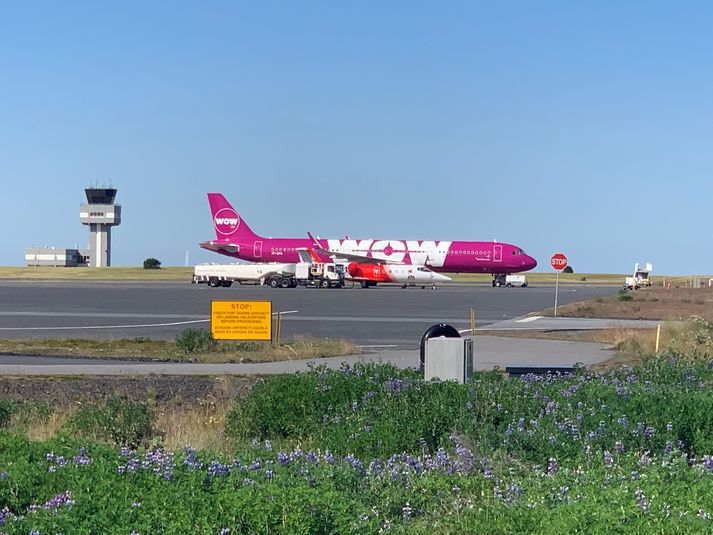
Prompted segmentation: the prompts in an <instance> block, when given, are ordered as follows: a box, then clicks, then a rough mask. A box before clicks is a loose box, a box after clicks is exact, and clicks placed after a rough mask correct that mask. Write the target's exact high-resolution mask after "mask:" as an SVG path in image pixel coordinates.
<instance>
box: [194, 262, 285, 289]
mask: <svg viewBox="0 0 713 535" xmlns="http://www.w3.org/2000/svg"><path fill="white" fill-rule="evenodd" d="M294 272H295V264H280V263H273V262H270V263H263V264H199V265H197V266H195V268H193V281H192V282H194V283H196V284H203V283H205V284H207V285H208V286H210V287H212V288H216V287H218V286H224V287H226V288H227V287H230V286H231V285H232V284H233V283H234V282H237V283H238V284H265V283H266V282H267V281H269V280H270V279H271V278H272V277H274V276H291V275H293V274H294Z"/></svg>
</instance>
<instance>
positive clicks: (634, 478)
mask: <svg viewBox="0 0 713 535" xmlns="http://www.w3.org/2000/svg"><path fill="white" fill-rule="evenodd" d="M638 479H639V472H637V471H636V470H632V471H631V480H632V481H637V480H638Z"/></svg>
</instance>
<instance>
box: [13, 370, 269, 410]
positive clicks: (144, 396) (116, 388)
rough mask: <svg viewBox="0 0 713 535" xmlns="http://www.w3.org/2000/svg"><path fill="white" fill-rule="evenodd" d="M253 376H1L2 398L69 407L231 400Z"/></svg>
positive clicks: (250, 383) (246, 388) (247, 387)
mask: <svg viewBox="0 0 713 535" xmlns="http://www.w3.org/2000/svg"><path fill="white" fill-rule="evenodd" d="M256 380H257V379H255V378H253V377H233V376H224V377H171V376H156V377H102V376H99V377H96V376H95V377H91V376H88V377H76V378H75V377H72V378H44V377H29V378H24V377H23V378H12V377H2V378H0V398H2V399H12V400H22V401H37V402H41V403H51V404H53V405H55V406H66V405H69V404H72V403H77V402H89V401H92V402H98V401H102V400H104V399H106V398H108V397H111V396H120V397H124V398H127V399H131V400H134V401H151V402H155V403H156V404H157V405H193V404H196V403H200V402H201V401H205V400H211V401H230V400H233V399H235V398H237V397H242V396H244V395H245V394H246V393H247V392H248V391H249V390H250V389H251V388H252V386H253V384H254V383H255V381H256Z"/></svg>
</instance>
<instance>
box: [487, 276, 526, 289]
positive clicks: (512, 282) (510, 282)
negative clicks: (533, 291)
mask: <svg viewBox="0 0 713 535" xmlns="http://www.w3.org/2000/svg"><path fill="white" fill-rule="evenodd" d="M493 286H495V287H500V286H507V287H508V288H512V287H513V286H517V287H519V288H525V287H527V277H525V275H505V274H504V273H498V274H497V275H495V277H494V278H493Z"/></svg>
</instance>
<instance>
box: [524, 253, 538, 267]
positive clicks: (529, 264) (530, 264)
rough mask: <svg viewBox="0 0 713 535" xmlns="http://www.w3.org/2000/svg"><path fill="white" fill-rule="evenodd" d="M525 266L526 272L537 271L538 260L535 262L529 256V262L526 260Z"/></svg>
mask: <svg viewBox="0 0 713 535" xmlns="http://www.w3.org/2000/svg"><path fill="white" fill-rule="evenodd" d="M524 264H525V270H529V269H535V267H536V266H537V260H535V259H534V258H532V257H531V256H528V257H527V260H525V262H524Z"/></svg>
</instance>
